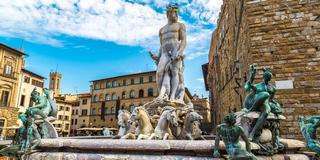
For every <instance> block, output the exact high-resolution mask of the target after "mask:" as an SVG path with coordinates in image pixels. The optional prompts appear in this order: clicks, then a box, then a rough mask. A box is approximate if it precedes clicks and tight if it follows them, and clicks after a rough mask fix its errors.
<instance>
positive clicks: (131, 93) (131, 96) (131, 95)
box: [130, 90, 135, 98]
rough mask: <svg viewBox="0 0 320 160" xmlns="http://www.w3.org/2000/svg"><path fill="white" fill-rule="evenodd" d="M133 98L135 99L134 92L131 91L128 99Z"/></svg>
mask: <svg viewBox="0 0 320 160" xmlns="http://www.w3.org/2000/svg"><path fill="white" fill-rule="evenodd" d="M134 97H135V93H134V90H131V91H130V98H134Z"/></svg>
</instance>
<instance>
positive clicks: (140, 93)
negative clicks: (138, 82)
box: [139, 89, 144, 98]
mask: <svg viewBox="0 0 320 160" xmlns="http://www.w3.org/2000/svg"><path fill="white" fill-rule="evenodd" d="M143 94H144V92H143V90H142V89H140V90H139V98H142V97H143Z"/></svg>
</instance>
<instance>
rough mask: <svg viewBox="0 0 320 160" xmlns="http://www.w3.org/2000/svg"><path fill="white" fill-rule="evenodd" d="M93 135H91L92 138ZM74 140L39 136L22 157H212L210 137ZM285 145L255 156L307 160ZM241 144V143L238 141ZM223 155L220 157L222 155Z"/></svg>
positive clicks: (296, 146) (291, 143) (293, 145)
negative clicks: (34, 149)
mask: <svg viewBox="0 0 320 160" xmlns="http://www.w3.org/2000/svg"><path fill="white" fill-rule="evenodd" d="M92 138H93V137H92ZM92 138H86V139H78V138H77V137H74V138H72V137H70V138H57V139H42V140H41V143H40V145H39V147H38V148H37V149H39V150H41V152H35V153H32V154H30V155H28V156H25V160H33V159H43V158H45V159H92V160H102V159H127V160H141V159H155V160H162V159H190V160H200V159H201V160H209V159H210V160H212V159H213V158H212V148H213V146H214V140H197V141H190V140H166V141H163V140H121V139H120V140H114V139H105V138H104V137H96V138H99V139H92ZM281 142H282V143H283V144H284V145H285V149H284V151H283V152H282V153H279V154H275V155H273V156H259V155H257V157H258V159H261V160H262V159H273V160H277V159H279V160H281V159H285V158H284V157H289V158H290V159H299V160H308V159H309V158H308V157H307V156H306V155H304V154H303V153H302V152H299V150H301V149H304V148H305V143H304V142H301V141H298V140H292V139H281ZM240 143H241V145H242V146H243V147H244V143H243V142H240ZM251 146H252V152H253V153H256V152H257V151H258V150H259V149H260V146H259V145H257V144H254V143H252V144H251ZM219 149H220V151H221V152H220V153H221V154H222V158H216V159H217V160H218V159H225V158H226V155H225V154H226V151H225V146H224V144H223V142H222V141H220V145H219ZM223 157H224V158H223Z"/></svg>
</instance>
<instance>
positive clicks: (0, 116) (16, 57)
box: [0, 43, 25, 137]
mask: <svg viewBox="0 0 320 160" xmlns="http://www.w3.org/2000/svg"><path fill="white" fill-rule="evenodd" d="M24 57H25V54H24V53H23V52H21V51H18V50H16V49H13V48H11V47H9V46H6V45H4V44H1V43H0V127H1V129H0V136H1V137H4V136H12V134H13V130H9V129H6V128H8V127H9V128H10V127H13V126H17V125H18V124H17V115H18V110H19V109H18V106H17V101H18V98H17V97H18V91H19V80H20V77H21V74H22V73H21V69H22V68H23V67H24Z"/></svg>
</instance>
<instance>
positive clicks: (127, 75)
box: [90, 71, 156, 82]
mask: <svg viewBox="0 0 320 160" xmlns="http://www.w3.org/2000/svg"><path fill="white" fill-rule="evenodd" d="M152 73H154V74H155V73H156V71H147V72H139V73H133V74H126V75H120V76H115V77H107V78H103V79H97V80H92V81H90V82H97V81H104V80H109V79H115V78H123V77H129V76H138V75H142V74H152Z"/></svg>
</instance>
